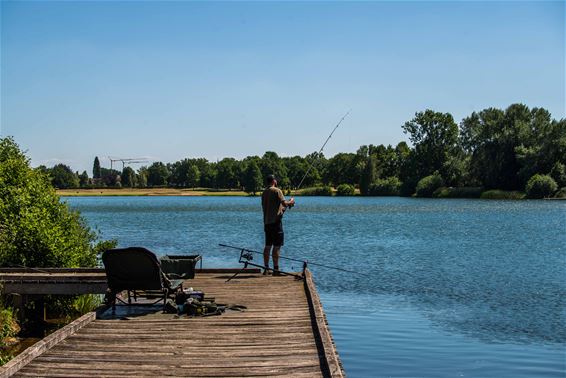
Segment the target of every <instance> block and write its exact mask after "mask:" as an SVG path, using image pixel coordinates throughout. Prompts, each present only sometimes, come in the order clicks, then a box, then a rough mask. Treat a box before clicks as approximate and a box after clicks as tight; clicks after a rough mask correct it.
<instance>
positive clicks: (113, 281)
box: [102, 247, 183, 311]
mask: <svg viewBox="0 0 566 378" xmlns="http://www.w3.org/2000/svg"><path fill="white" fill-rule="evenodd" d="M102 262H103V263H104V269H105V270H106V279H107V280H108V293H107V294H108V297H107V301H108V303H109V304H110V303H111V304H112V311H115V310H116V300H117V299H118V300H119V301H120V302H122V303H124V304H126V302H124V301H123V300H121V299H120V298H118V297H117V294H118V293H120V292H122V291H124V290H127V292H128V303H127V304H131V303H132V300H131V296H130V292H133V294H134V300H135V301H137V291H143V292H144V293H145V296H146V297H153V298H155V296H157V297H158V299H157V300H156V301H155V302H153V303H149V304H156V303H157V302H159V301H161V300H163V306H164V307H165V304H166V303H167V298H169V296H170V295H172V294H174V293H175V291H177V290H179V289H182V283H183V280H169V279H168V278H167V276H165V274H164V273H163V271H162V270H161V266H160V264H159V260H157V257H156V256H155V254H154V253H153V252H151V251H149V250H147V249H145V248H142V247H130V248H116V249H109V250H106V251H105V252H104V253H103V254H102Z"/></svg>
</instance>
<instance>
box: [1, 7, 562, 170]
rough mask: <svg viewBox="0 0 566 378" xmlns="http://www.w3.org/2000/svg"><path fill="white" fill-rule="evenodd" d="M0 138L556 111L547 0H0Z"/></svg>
mask: <svg viewBox="0 0 566 378" xmlns="http://www.w3.org/2000/svg"><path fill="white" fill-rule="evenodd" d="M0 4H1V8H0V9H1V83H0V90H1V91H0V94H1V99H0V103H1V115H0V122H1V124H0V133H1V135H2V136H7V135H12V136H14V137H15V139H16V141H17V142H18V143H19V144H20V145H21V146H22V148H24V149H26V150H28V154H29V156H30V157H31V158H32V162H33V164H34V165H39V164H46V165H48V166H52V165H53V164H55V163H58V162H64V163H66V164H69V165H70V166H71V167H72V168H73V169H75V170H80V171H82V170H87V171H88V172H89V174H91V173H92V172H91V171H92V161H93V159H94V156H95V155H98V156H99V157H100V158H101V160H102V165H103V166H109V161H108V160H106V157H107V156H115V157H122V158H128V157H150V158H151V159H154V160H160V161H164V162H173V161H176V160H179V159H182V158H185V157H206V158H208V159H210V160H216V159H221V158H223V157H226V156H229V157H236V158H243V157H245V156H247V155H261V154H263V152H265V151H266V150H273V151H276V152H278V153H279V154H281V155H284V156H286V155H297V154H298V155H305V154H307V153H310V152H313V151H315V150H318V149H319V148H320V145H321V144H322V143H323V141H324V139H325V138H326V136H327V135H328V133H330V131H331V129H332V127H333V126H334V124H335V123H336V122H337V121H338V119H339V118H340V117H341V116H342V114H343V113H345V112H346V111H347V110H348V109H350V108H351V109H352V113H351V115H350V116H349V117H348V118H347V119H346V121H345V122H344V124H343V126H341V128H339V129H338V131H337V132H336V134H335V136H334V138H333V139H332V140H331V141H330V142H329V144H328V145H327V147H326V149H325V154H326V155H327V156H332V155H334V154H335V153H337V152H342V151H344V152H355V150H356V149H357V148H358V147H359V146H360V145H362V144H370V143H371V144H380V143H383V144H396V143H397V142H399V141H401V140H407V138H406V136H405V135H404V134H403V133H402V130H401V125H402V124H403V123H404V122H405V121H407V120H409V119H411V118H412V117H413V115H414V113H415V112H416V111H421V110H425V109H427V108H431V109H434V110H437V111H443V112H450V113H452V114H453V115H454V117H455V119H456V121H457V122H459V121H460V120H461V119H462V118H463V117H465V116H466V115H468V114H470V113H471V112H472V111H474V110H481V109H484V108H486V107H491V106H494V107H500V108H504V107H506V106H508V105H509V104H511V103H515V102H523V103H525V104H527V105H528V106H530V107H535V106H539V107H544V108H547V109H548V110H550V111H551V113H552V114H553V116H554V117H555V118H564V117H565V63H564V59H565V37H564V34H565V5H564V1H560V2H546V1H543V2H510V1H506V2H460V1H456V2H446V1H436V2H422V1H421V2H229V3H223V2H150V1H145V2H134V1H129V2H114V1H98V2H69V1H64V2H52V1H42V2H32V1H25V2H24V1H2V2H1V3H0Z"/></svg>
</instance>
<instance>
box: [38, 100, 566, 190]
mask: <svg viewBox="0 0 566 378" xmlns="http://www.w3.org/2000/svg"><path fill="white" fill-rule="evenodd" d="M402 129H403V131H404V132H405V133H406V134H407V135H408V138H409V141H410V142H411V144H412V147H411V146H409V145H408V144H407V143H406V142H404V141H403V142H400V143H398V144H397V145H396V146H391V145H388V146H385V145H382V144H381V145H372V144H370V145H364V146H360V148H359V149H358V150H357V151H356V152H355V153H339V154H336V155H335V156H333V157H331V158H327V157H325V156H324V155H323V154H320V155H319V154H318V153H312V154H309V155H307V156H304V157H301V156H293V157H280V156H278V155H277V153H276V152H273V151H268V152H266V153H265V154H264V155H263V156H261V157H260V156H248V157H246V158H244V159H242V160H236V159H233V158H224V159H222V160H220V161H218V162H210V161H208V160H206V159H203V158H197V159H184V160H180V161H177V162H174V163H167V164H165V163H162V162H155V163H153V164H152V165H150V166H148V167H141V168H139V169H138V170H137V171H135V170H134V169H132V168H131V167H125V168H124V169H123V170H122V171H121V172H119V171H116V170H109V169H105V168H101V167H100V163H99V160H98V158H95V161H94V164H93V177H92V178H90V177H89V176H88V174H87V172H83V173H81V174H79V173H78V172H73V171H72V170H71V168H70V167H68V166H65V165H62V164H59V165H56V166H55V167H53V168H50V169H48V168H45V167H40V168H39V169H42V170H44V171H46V173H48V174H49V175H50V176H51V178H52V182H53V185H54V186H56V187H58V188H78V187H132V188H133V187H139V188H144V187H178V188H196V187H200V188H216V189H240V190H241V189H243V190H245V191H247V192H249V193H253V192H256V191H258V190H260V188H261V187H262V186H263V177H265V176H266V175H267V174H270V173H274V174H275V175H276V176H277V177H278V178H279V185H280V186H281V187H282V188H284V189H294V188H296V187H297V186H298V185H299V182H300V180H301V178H302V177H303V176H304V175H305V173H306V171H307V170H308V169H309V166H310V165H311V164H312V166H313V167H312V169H311V171H310V172H309V174H308V175H307V177H306V178H305V181H304V182H303V185H302V187H303V188H304V187H321V186H322V187H336V188H337V187H339V186H342V190H340V191H339V193H343V195H347V194H344V193H353V188H354V187H355V188H359V191H360V194H362V195H403V196H410V195H413V194H416V195H418V196H425V197H426V196H463V197H466V196H476V195H477V196H479V194H480V193H481V192H484V191H489V190H493V189H497V190H503V191H506V192H509V191H517V192H523V191H526V192H527V194H529V195H530V196H531V197H546V196H550V195H553V194H554V193H555V192H557V190H558V189H560V188H563V187H565V186H566V120H564V119H561V120H556V119H552V117H551V114H550V113H549V112H548V111H547V110H546V109H543V108H533V109H529V108H528V107H527V106H525V105H523V104H513V105H510V106H509V107H508V108H507V109H504V110H502V109H496V108H488V109H484V110H482V111H480V112H473V113H472V114H470V115H469V116H468V117H466V118H464V119H463V120H462V121H461V122H460V123H459V124H457V123H456V122H455V121H454V118H453V117H452V115H451V114H450V113H441V112H436V111H433V110H426V111H423V112H418V113H416V114H415V117H414V118H413V119H411V120H409V121H407V122H406V123H405V124H404V125H402ZM315 192H316V193H318V192H320V193H324V192H328V190H318V191H315Z"/></svg>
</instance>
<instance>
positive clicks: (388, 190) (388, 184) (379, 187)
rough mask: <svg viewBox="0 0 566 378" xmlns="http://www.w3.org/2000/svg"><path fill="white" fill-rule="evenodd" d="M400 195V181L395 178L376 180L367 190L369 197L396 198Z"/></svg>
mask: <svg viewBox="0 0 566 378" xmlns="http://www.w3.org/2000/svg"><path fill="white" fill-rule="evenodd" d="M400 194H401V181H399V179H398V178H397V177H388V178H386V179H377V180H376V181H374V182H373V183H372V184H371V185H370V186H369V190H368V195H369V196H398V195H400Z"/></svg>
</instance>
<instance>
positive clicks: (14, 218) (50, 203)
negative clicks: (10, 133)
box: [0, 138, 115, 267]
mask: <svg viewBox="0 0 566 378" xmlns="http://www.w3.org/2000/svg"><path fill="white" fill-rule="evenodd" d="M0 230H2V232H0V266H2V265H10V264H17V265H23V266H29V267H88V266H96V262H97V260H96V258H97V252H98V251H100V250H102V249H103V248H107V247H109V246H112V245H113V244H115V243H112V242H110V243H104V242H103V243H99V241H98V236H97V234H96V233H95V232H93V231H92V230H91V229H90V228H89V227H88V225H87V223H86V221H85V220H84V219H83V218H82V217H81V216H80V214H79V213H78V212H77V211H73V210H71V209H70V208H69V207H68V206H67V204H66V203H64V202H61V201H60V200H59V196H58V195H57V194H56V193H55V189H54V188H53V187H52V186H51V183H50V182H49V179H48V177H47V176H46V175H45V174H44V173H42V172H40V171H38V170H35V169H32V168H31V167H30V166H29V159H28V158H27V157H26V156H25V155H24V154H23V153H22V152H21V151H20V148H19V147H18V145H17V144H16V143H15V142H14V140H13V139H12V138H0Z"/></svg>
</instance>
